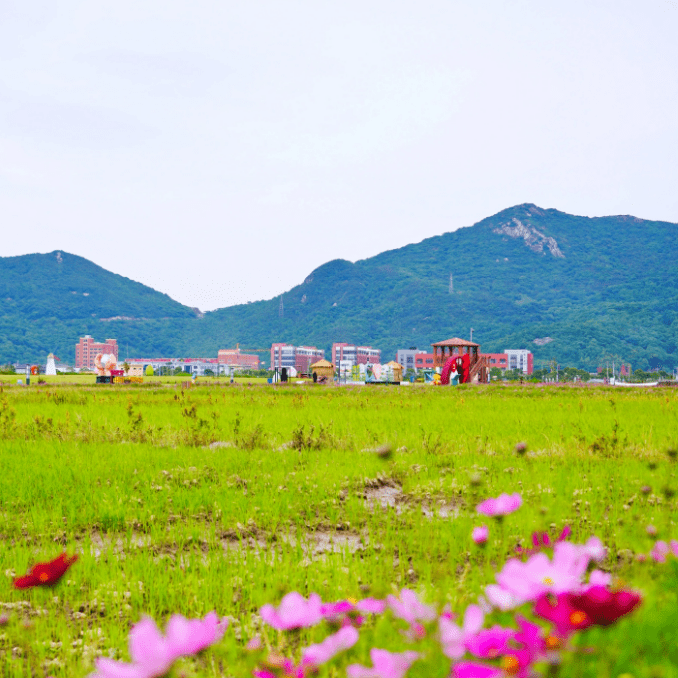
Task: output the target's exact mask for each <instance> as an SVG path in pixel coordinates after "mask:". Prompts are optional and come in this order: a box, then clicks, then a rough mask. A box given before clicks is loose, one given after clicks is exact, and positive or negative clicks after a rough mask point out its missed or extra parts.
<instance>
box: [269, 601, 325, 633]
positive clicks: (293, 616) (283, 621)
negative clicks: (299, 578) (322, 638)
mask: <svg viewBox="0 0 678 678" xmlns="http://www.w3.org/2000/svg"><path fill="white" fill-rule="evenodd" d="M260 614H261V618H262V619H263V620H264V621H265V622H266V623H267V624H269V625H270V626H272V627H273V628H276V629H282V630H287V629H296V628H300V627H304V626H314V625H315V624H318V623H319V622H320V621H322V618H323V613H322V602H321V600H320V596H319V595H318V594H317V593H312V594H311V595H310V596H309V597H308V600H306V598H304V597H303V596H302V595H301V594H300V593H297V592H296V591H292V592H291V593H288V594H287V595H286V596H285V597H284V598H283V599H282V600H281V601H280V605H279V606H278V609H276V608H274V607H273V605H264V606H263V607H262V608H261V610H260Z"/></svg>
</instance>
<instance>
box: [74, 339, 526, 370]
mask: <svg viewBox="0 0 678 678" xmlns="http://www.w3.org/2000/svg"><path fill="white" fill-rule="evenodd" d="M99 353H102V354H108V355H113V356H115V359H116V361H117V360H118V344H117V341H116V340H115V339H106V341H105V342H103V343H98V342H95V341H94V339H93V338H92V337H91V336H89V335H87V336H85V337H82V338H81V339H80V341H79V342H78V343H77V344H76V345H75V367H76V369H82V370H94V368H95V365H94V359H95V358H96V356H97V355H98V354H99ZM270 354H271V355H270V357H271V362H270V369H272V370H273V369H282V368H287V369H288V370H290V369H291V368H294V370H296V372H298V373H304V374H307V373H309V372H310V369H309V368H310V366H311V365H313V364H314V363H316V362H318V361H319V360H323V359H324V358H325V351H324V350H322V349H319V348H317V347H315V346H294V345H292V344H286V343H275V344H272V345H271V349H270ZM483 355H485V356H486V357H487V362H488V365H489V367H490V369H491V368H493V367H497V368H499V369H500V370H502V371H505V370H520V371H521V372H523V373H524V374H526V375H530V374H532V372H533V371H534V359H533V356H532V353H531V352H530V351H527V350H525V349H506V350H505V351H504V353H489V354H483ZM330 361H331V362H332V364H333V365H334V366H335V367H336V368H337V369H339V370H340V371H343V370H346V369H350V368H351V367H353V366H354V365H375V364H377V365H378V364H381V362H382V361H381V351H380V350H379V349H378V348H372V347H371V346H360V345H357V344H348V343H343V342H335V343H333V344H332V352H331V356H330ZM395 361H396V362H397V363H398V364H400V365H402V367H403V370H404V371H405V372H407V370H409V369H412V370H414V371H415V372H419V370H422V369H433V367H434V364H435V363H434V354H433V353H429V352H427V351H423V350H418V349H416V348H410V349H400V350H398V351H397V352H396V359H395ZM127 362H128V363H129V364H130V365H131V364H141V365H143V368H144V369H145V368H146V367H147V366H148V365H150V366H151V367H153V369H154V370H156V371H157V370H160V369H162V368H163V367H168V368H170V369H171V370H172V371H176V370H177V369H181V370H182V371H184V372H187V373H190V374H197V375H198V376H200V375H202V374H205V372H206V371H209V372H212V373H213V374H229V373H230V372H231V371H233V370H243V369H247V370H256V369H259V368H260V364H261V360H260V359H259V356H256V355H252V354H248V353H243V352H242V351H241V350H240V348H239V346H236V348H234V349H221V350H219V352H218V354H217V357H216V358H127Z"/></svg>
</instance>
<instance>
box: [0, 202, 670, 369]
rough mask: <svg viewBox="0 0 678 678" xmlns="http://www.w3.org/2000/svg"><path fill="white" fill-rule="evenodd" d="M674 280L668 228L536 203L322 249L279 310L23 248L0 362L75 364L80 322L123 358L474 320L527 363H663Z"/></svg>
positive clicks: (375, 339)
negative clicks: (374, 244) (199, 294)
mask: <svg viewBox="0 0 678 678" xmlns="http://www.w3.org/2000/svg"><path fill="white" fill-rule="evenodd" d="M677 281H678V225H676V224H673V223H667V222H658V221H647V220H643V219H638V218H636V217H631V216H612V217H596V218H588V217H579V216H573V215H569V214H565V213H563V212H559V211H557V210H554V209H546V210H545V209H541V208H539V207H537V206H536V205H531V204H524V205H518V206H516V207H512V208H510V209H507V210H503V211H502V212H499V213H498V214H495V215H494V216H492V217H488V218H487V219H483V220H482V221H480V222H478V223H477V224H475V225H474V226H470V227H467V228H461V229H459V230H457V231H454V232H452V233H445V234H443V235H440V236H436V237H433V238H427V239H426V240H423V241H422V242H420V243H417V244H414V245H407V246H406V247H402V248H399V249H397V250H391V251H388V252H383V253H382V254H379V255H377V256H375V257H372V258H370V259H365V260H363V261H358V262H356V263H351V262H349V261H345V260H341V259H337V260H334V261H330V262H328V263H326V264H324V265H323V266H320V267H319V268H317V269H316V270H315V271H312V272H311V273H310V274H309V275H308V277H307V278H306V279H305V280H304V281H303V282H301V283H300V284H299V285H297V286H296V287H294V288H293V289H291V290H289V291H288V292H285V293H284V294H283V295H282V299H283V306H284V314H283V317H282V318H281V317H279V305H280V297H276V298H274V299H271V300H268V301H259V302H254V303H249V304H241V305H237V306H231V307H228V308H223V309H219V310H217V311H213V312H208V313H205V314H200V313H199V312H198V311H197V309H191V308H188V307H186V306H183V305H182V304H179V303H178V302H176V301H173V300H172V299H170V298H169V297H168V296H167V295H165V294H161V293H160V292H156V291H155V290H152V289H151V288H149V287H146V286H144V285H141V284H140V283H136V282H134V281H132V280H129V279H127V278H124V277H122V276H119V275H116V274H114V273H111V272H109V271H106V270H105V269H103V268H101V267H99V266H96V265H95V264H93V263H92V262H90V261H88V260H86V259H83V258H81V257H78V256H75V255H72V254H67V253H66V252H63V251H62V252H51V253H50V254H31V255H25V256H19V257H8V258H0V310H1V316H2V317H1V318H0V362H8V361H15V360H31V361H33V360H41V361H44V359H45V356H46V355H47V353H49V352H53V353H55V354H56V355H58V356H59V357H61V359H62V360H63V361H65V362H72V361H73V360H74V345H75V343H76V341H77V339H78V337H79V336H82V335H84V334H91V335H92V336H94V337H95V339H97V340H103V339H105V338H106V337H113V338H117V340H118V343H119V345H120V346H121V348H122V352H123V353H126V352H127V350H129V354H130V355H144V356H181V357H189V356H216V352H217V350H218V349H219V348H224V347H228V346H235V344H236V343H240V345H241V347H243V348H246V347H253V348H262V347H267V346H270V344H271V343H272V342H275V341H286V342H289V343H294V344H309V345H316V346H318V347H320V348H325V349H329V347H330V345H331V343H332V342H333V341H347V342H352V343H358V344H368V345H372V346H375V347H377V348H381V349H382V352H383V355H384V357H386V358H391V357H394V354H395V351H396V349H398V348H408V347H411V346H417V347H419V348H422V349H428V348H429V346H430V344H431V343H432V342H433V341H438V340H440V339H446V338H448V337H451V336H461V337H468V336H469V333H470V329H471V328H473V338H474V341H477V342H478V343H480V344H481V349H482V351H483V352H501V351H503V350H504V349H505V348H527V349H530V350H531V351H532V352H533V353H534V355H535V360H536V364H537V365H539V362H540V361H547V360H550V359H552V358H555V359H556V360H557V361H558V362H559V363H560V364H563V365H573V366H580V367H585V368H589V369H591V368H595V367H596V366H597V365H600V364H602V363H604V362H605V360H611V359H616V360H617V361H621V360H624V361H625V362H631V363H632V366H633V368H634V369H635V368H637V367H641V368H644V369H647V368H651V367H657V366H664V367H674V366H676V365H678V350H677V345H678V285H677ZM128 346H129V349H128V348H127V347H128ZM259 355H260V356H262V357H263V358H267V356H265V354H262V353H260V354H259ZM327 355H328V356H329V353H328V354H327Z"/></svg>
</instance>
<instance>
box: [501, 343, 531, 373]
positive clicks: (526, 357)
mask: <svg viewBox="0 0 678 678" xmlns="http://www.w3.org/2000/svg"><path fill="white" fill-rule="evenodd" d="M504 353H505V354H506V356H507V358H508V368H509V370H521V371H522V373H523V374H532V372H534V356H533V355H532V353H530V351H528V350H527V349H524V348H517V349H513V348H505V349H504Z"/></svg>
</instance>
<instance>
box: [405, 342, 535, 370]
mask: <svg viewBox="0 0 678 678" xmlns="http://www.w3.org/2000/svg"><path fill="white" fill-rule="evenodd" d="M481 355H484V356H485V357H486V358H487V362H488V365H489V368H490V369H492V368H493V367H497V368H499V369H500V370H501V371H502V372H504V371H506V370H520V371H521V372H522V373H523V374H527V375H530V374H532V372H534V356H533V355H532V353H531V352H530V351H528V350H526V349H505V350H504V352H503V353H483V354H481ZM396 362H397V363H399V364H400V365H402V366H403V369H404V370H405V371H407V370H409V369H412V370H414V371H415V372H418V371H419V370H424V369H433V366H434V364H435V361H434V354H433V353H427V352H426V351H421V350H418V349H416V348H410V349H404V348H403V349H400V350H398V351H397V352H396Z"/></svg>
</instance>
